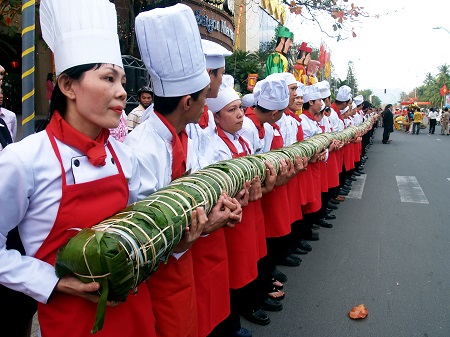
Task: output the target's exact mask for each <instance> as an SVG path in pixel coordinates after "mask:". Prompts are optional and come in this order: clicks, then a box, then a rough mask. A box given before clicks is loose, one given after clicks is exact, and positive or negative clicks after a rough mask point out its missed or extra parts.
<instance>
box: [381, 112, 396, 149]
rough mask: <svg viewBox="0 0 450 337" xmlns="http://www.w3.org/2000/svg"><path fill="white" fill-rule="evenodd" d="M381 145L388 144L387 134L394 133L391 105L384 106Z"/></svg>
mask: <svg viewBox="0 0 450 337" xmlns="http://www.w3.org/2000/svg"><path fill="white" fill-rule="evenodd" d="M383 127H384V131H383V144H389V143H390V142H391V141H390V140H389V134H390V133H391V132H394V115H393V114H392V104H388V105H386V107H385V108H384V111H383Z"/></svg>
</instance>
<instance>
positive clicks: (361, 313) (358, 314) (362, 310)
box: [348, 304, 369, 319]
mask: <svg viewBox="0 0 450 337" xmlns="http://www.w3.org/2000/svg"><path fill="white" fill-rule="evenodd" d="M368 314H369V311H368V310H367V309H366V307H364V304H360V305H358V306H357V307H353V309H352V310H351V311H350V312H349V314H348V315H349V316H350V318H353V319H359V318H366V316H367V315H368Z"/></svg>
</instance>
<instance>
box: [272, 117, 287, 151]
mask: <svg viewBox="0 0 450 337" xmlns="http://www.w3.org/2000/svg"><path fill="white" fill-rule="evenodd" d="M271 125H272V128H273V130H274V131H273V139H272V144H271V145H270V149H271V150H278V149H281V148H282V147H283V145H284V140H283V136H282V135H281V130H280V127H279V126H278V124H277V123H273V124H271ZM275 130H276V131H278V135H276V134H275Z"/></svg>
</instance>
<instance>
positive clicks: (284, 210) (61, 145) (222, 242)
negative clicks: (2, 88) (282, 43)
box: [0, 0, 379, 337]
mask: <svg viewBox="0 0 450 337" xmlns="http://www.w3.org/2000/svg"><path fill="white" fill-rule="evenodd" d="M94 16H95V19H94ZM40 17H41V27H42V32H43V38H44V40H45V41H46V43H47V44H48V46H49V47H50V48H51V49H52V51H53V52H54V57H55V68H56V75H57V79H56V84H55V86H54V88H52V89H51V90H52V92H51V99H50V111H51V117H50V119H49V124H48V125H47V127H46V128H45V131H42V132H38V133H36V134H34V135H31V136H28V137H26V138H24V139H23V140H22V141H20V142H17V143H13V141H14V136H15V132H14V130H15V129H13V128H11V126H10V125H9V124H8V125H6V124H7V122H6V119H5V122H3V119H0V124H1V125H0V132H1V131H2V128H4V127H5V126H7V127H8V129H9V130H10V135H11V140H8V142H6V143H5V144H4V145H3V138H1V140H2V149H3V150H2V151H1V154H0V171H1V172H2V174H3V178H2V180H1V181H0V190H1V191H2V193H1V194H0V204H1V205H8V207H7V208H2V212H0V285H1V288H0V294H1V296H2V299H3V300H2V301H5V300H6V302H2V304H3V306H4V307H7V308H8V312H7V313H5V314H4V315H2V317H0V320H1V321H2V331H7V332H8V333H7V335H9V336H26V335H27V334H28V335H29V327H30V324H31V323H30V322H31V318H32V316H33V314H34V312H35V311H36V305H37V307H38V309H37V311H38V319H39V325H40V332H41V334H42V336H44V337H52V336H55V337H59V336H69V337H70V336H73V337H80V336H88V335H90V331H91V328H92V326H93V325H94V320H95V314H96V310H97V306H96V303H97V302H98V301H99V300H100V290H101V288H102V287H104V285H102V284H101V282H95V281H94V282H91V283H86V284H85V283H83V282H81V281H80V280H79V279H77V278H76V277H75V275H70V276H65V277H62V278H58V277H57V275H56V274H55V268H54V264H55V259H56V254H57V252H58V249H59V248H60V247H61V246H63V245H64V244H65V243H66V242H67V240H68V239H70V237H72V236H73V235H74V234H75V233H77V231H78V230H80V229H82V228H88V227H92V226H93V225H95V224H97V223H98V222H100V221H101V220H103V219H105V218H107V217H109V216H112V215H114V214H116V213H117V212H119V211H120V210H121V209H123V208H124V207H126V206H127V205H128V204H130V203H132V202H135V201H137V200H142V199H144V198H146V197H147V196H149V195H151V194H152V193H154V192H155V191H157V190H159V189H162V188H164V187H166V186H168V184H169V183H170V182H171V181H173V180H175V179H177V178H179V177H182V176H183V175H185V174H188V173H189V172H194V171H196V170H199V169H201V168H203V167H206V166H208V165H210V164H214V163H217V162H219V161H222V160H226V159H232V158H237V157H242V156H247V155H250V154H260V153H265V152H268V151H271V150H275V149H280V148H282V147H284V146H289V145H291V144H293V143H295V142H299V141H303V140H304V139H307V138H310V137H313V136H314V135H316V134H320V133H324V132H339V131H342V130H344V129H345V128H349V127H352V126H358V125H360V124H361V123H363V122H364V121H371V122H372V124H371V127H370V128H369V129H368V130H367V131H366V132H365V133H364V134H361V133H358V134H357V135H356V136H355V137H354V138H353V139H351V140H348V141H346V142H340V141H337V140H336V139H334V140H333V141H332V143H331V144H330V146H329V147H328V148H327V149H325V150H320V151H319V152H317V153H315V154H314V155H313V157H312V158H307V157H303V158H301V157H296V158H295V160H293V161H282V162H281V163H280V167H279V169H278V170H275V168H274V167H273V166H272V165H271V164H270V163H266V165H267V169H266V177H265V180H264V181H261V180H260V179H259V178H255V179H254V180H253V181H247V182H245V184H244V185H243V186H242V189H241V191H240V192H239V193H238V194H237V195H236V196H229V195H227V194H226V193H223V194H222V195H221V196H220V198H219V199H218V201H217V204H216V205H215V206H214V207H213V208H212V210H211V212H210V213H209V214H205V210H204V209H203V208H202V207H199V208H197V209H195V210H194V211H192V214H191V223H190V226H189V227H188V228H186V229H185V231H184V235H183V238H182V240H181V241H180V242H179V243H178V244H177V245H176V247H174V250H173V253H172V254H171V256H170V258H168V260H167V261H165V263H163V264H161V265H160V266H159V267H158V269H157V270H156V272H155V273H154V274H153V275H152V276H151V277H150V278H149V279H148V280H147V281H146V282H144V283H142V284H140V285H139V286H138V287H137V288H136V289H135V291H134V292H133V293H132V294H130V295H129V296H128V298H127V300H126V302H123V303H119V302H115V301H109V302H108V306H107V309H106V319H105V322H104V325H103V327H102V329H101V330H100V331H98V332H97V335H98V336H108V337H111V336H118V337H119V336H120V337H124V336H125V337H126V336H130V337H132V336H133V337H135V336H147V337H153V336H157V337H174V336H177V337H178V336H180V337H184V336H185V337H206V336H209V337H215V336H221V337H250V336H252V333H251V331H250V330H249V329H247V328H245V327H243V326H242V325H241V317H244V318H245V319H247V320H248V321H250V322H253V323H255V324H260V325H267V324H269V323H270V317H269V314H268V313H267V312H270V311H280V310H282V309H283V305H282V300H283V299H284V298H285V297H286V296H288V295H289V294H286V293H285V292H284V291H283V283H284V282H286V281H287V275H286V274H284V273H282V272H281V271H280V270H279V269H277V266H278V265H283V266H289V267H298V266H300V264H301V258H300V255H304V254H309V252H311V250H312V247H311V245H310V244H309V243H308V242H309V241H316V240H319V232H318V231H317V229H318V228H320V227H322V228H332V227H333V224H332V223H330V222H329V220H333V219H335V218H336V216H335V215H334V214H333V213H332V212H333V210H335V209H337V208H338V207H339V205H340V204H341V203H342V202H344V201H345V196H346V195H348V194H349V192H350V190H351V187H352V183H353V182H354V181H356V180H357V176H360V175H361V174H364V171H363V169H364V164H365V161H366V160H367V155H366V150H367V149H368V148H369V147H370V145H371V143H372V137H373V133H374V130H375V127H376V120H377V118H378V117H379V114H378V112H377V111H376V110H375V109H373V107H372V106H371V104H370V103H369V102H367V101H364V99H363V97H362V96H356V97H352V95H351V89H350V87H348V86H342V87H340V88H339V90H338V92H337V95H336V99H335V100H334V101H333V102H332V98H331V92H330V85H329V83H328V82H327V81H321V82H318V83H316V84H313V85H308V86H304V85H303V84H302V83H300V82H298V81H297V80H296V78H295V77H294V76H293V75H292V74H291V73H288V72H281V73H274V74H270V75H268V76H267V77H266V78H265V79H264V80H261V81H258V82H257V83H256V86H255V88H254V90H253V93H252V94H249V95H246V96H244V97H242V98H241V96H240V95H239V94H238V93H237V92H236V91H235V90H234V79H233V78H232V77H231V76H230V75H227V74H226V69H225V57H227V56H229V55H230V54H231V53H230V52H229V51H228V50H227V49H225V48H223V47H222V46H220V45H218V44H216V43H214V42H211V41H206V40H202V39H201V38H200V34H199V31H198V28H197V23H196V21H195V17H194V15H193V12H192V10H191V9H190V8H189V7H187V6H185V5H183V4H177V5H175V6H172V7H167V8H158V9H154V10H151V11H147V12H143V13H140V14H139V15H138V16H137V18H136V24H135V27H136V37H137V41H138V44H139V50H140V53H141V57H142V60H143V61H144V63H145V66H146V68H147V70H148V72H149V74H150V76H151V79H152V87H151V88H149V87H144V88H141V90H139V102H140V104H139V106H138V107H137V108H136V109H134V110H133V111H132V112H130V114H128V116H126V115H125V116H124V107H125V104H126V96H127V95H126V92H125V90H124V84H125V81H126V78H125V72H124V69H123V64H122V60H121V54H120V46H119V40H118V37H117V22H116V20H117V19H116V11H115V7H114V5H113V4H112V3H110V2H109V1H108V0H98V1H95V2H93V1H91V0H67V1H60V0H42V1H41V4H40ZM74 17H76V18H77V19H78V20H73V18H74ZM175 30H176V34H175V33H174V31H175ZM155 45H157V46H160V48H155V47H154V46H155ZM86 50H89V53H86ZM49 80H50V77H49ZM49 90H50V89H49ZM0 111H1V112H2V113H4V115H3V114H2V115H1V116H5V117H6V116H7V115H6V113H5V112H4V111H3V109H1V110H0ZM2 118H3V117H2ZM1 135H3V133H1ZM0 137H3V136H0ZM14 231H17V233H16V236H15V239H14V242H13V233H14ZM16 240H17V241H18V242H16Z"/></svg>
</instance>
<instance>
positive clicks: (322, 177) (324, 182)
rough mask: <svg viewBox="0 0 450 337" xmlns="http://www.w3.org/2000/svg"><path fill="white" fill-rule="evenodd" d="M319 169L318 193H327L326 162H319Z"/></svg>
mask: <svg viewBox="0 0 450 337" xmlns="http://www.w3.org/2000/svg"><path fill="white" fill-rule="evenodd" d="M328 156H329V155H328ZM319 167H320V191H321V192H328V172H327V162H325V161H321V162H319Z"/></svg>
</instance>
